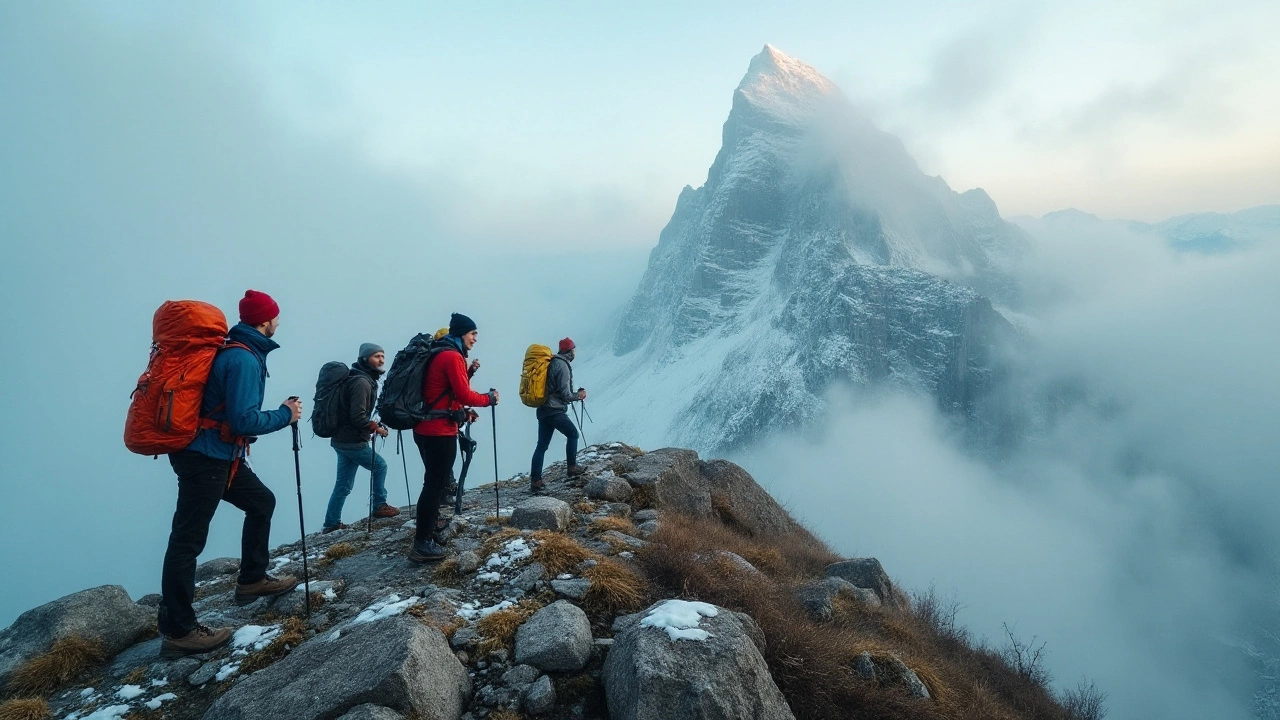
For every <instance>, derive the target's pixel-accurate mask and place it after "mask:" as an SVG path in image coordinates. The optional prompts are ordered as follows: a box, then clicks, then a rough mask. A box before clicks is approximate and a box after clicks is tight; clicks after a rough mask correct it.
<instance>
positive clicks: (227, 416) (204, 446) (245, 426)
mask: <svg viewBox="0 0 1280 720" xmlns="http://www.w3.org/2000/svg"><path fill="white" fill-rule="evenodd" d="M227 337H228V338H230V340H231V342H238V343H244V344H245V345H246V346H248V347H249V350H245V349H244V348H230V349H227V350H223V351H221V352H219V353H218V357H217V358H216V359H215V360H214V361H213V369H212V370H210V371H209V382H208V384H206V385H205V387H204V400H203V402H202V403H201V404H200V416H201V417H207V418H210V419H212V420H219V421H222V420H225V421H226V422H227V424H228V425H229V426H230V427H231V432H232V434H234V435H244V436H256V435H266V434H267V433H273V432H275V431H277V430H282V429H284V428H286V427H288V426H289V420H290V419H291V418H292V414H291V413H290V412H289V408H287V407H285V406H284V405H281V406H280V407H278V408H276V409H275V410H272V411H270V412H263V411H262V400H263V396H264V395H265V393H266V381H267V353H269V352H271V351H272V350H275V349H276V348H278V347H280V346H279V345H278V344H277V343H276V342H275V341H274V340H272V339H271V338H269V337H267V336H266V335H263V334H262V333H260V332H258V331H257V330H255V329H254V328H253V327H252V326H249V325H245V324H244V323H240V324H238V325H236V326H235V327H233V328H231V332H229V333H227ZM218 408H222V409H221V410H218ZM215 410H217V412H215ZM187 449H188V450H194V451H196V452H198V453H200V454H201V455H207V456H208V457H211V458H216V459H219V460H233V459H235V456H236V454H237V452H238V450H237V448H236V446H235V445H232V444H231V443H225V442H223V441H222V440H221V438H219V436H218V431H217V429H214V428H207V429H204V430H201V431H200V432H199V433H198V434H197V435H196V439H195V440H193V441H192V442H191V444H190V445H188V446H187Z"/></svg>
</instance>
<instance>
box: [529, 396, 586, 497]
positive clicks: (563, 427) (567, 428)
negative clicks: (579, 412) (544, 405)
mask: <svg viewBox="0 0 1280 720" xmlns="http://www.w3.org/2000/svg"><path fill="white" fill-rule="evenodd" d="M557 430H559V431H560V432H561V433H563V434H564V436H565V438H566V440H565V445H564V459H565V461H566V462H567V463H568V464H569V465H571V466H572V465H577V464H578V428H576V427H574V425H573V421H572V420H570V419H569V413H568V412H566V411H564V410H561V411H559V412H552V413H547V414H545V415H543V414H542V413H539V414H538V444H537V446H536V447H534V449H533V467H531V468H529V477H530V478H531V479H533V480H541V479H542V462H543V460H544V459H545V458H546V455H547V448H549V447H551V437H552V436H553V435H554V434H555V432H556V431H557Z"/></svg>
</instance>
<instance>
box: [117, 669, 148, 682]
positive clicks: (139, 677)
mask: <svg viewBox="0 0 1280 720" xmlns="http://www.w3.org/2000/svg"><path fill="white" fill-rule="evenodd" d="M146 679H147V668H145V667H136V668H134V669H133V670H130V671H129V674H128V675H125V676H124V677H123V678H121V679H120V682H121V683H123V684H125V685H138V684H140V683H141V682H142V681H143V680H146Z"/></svg>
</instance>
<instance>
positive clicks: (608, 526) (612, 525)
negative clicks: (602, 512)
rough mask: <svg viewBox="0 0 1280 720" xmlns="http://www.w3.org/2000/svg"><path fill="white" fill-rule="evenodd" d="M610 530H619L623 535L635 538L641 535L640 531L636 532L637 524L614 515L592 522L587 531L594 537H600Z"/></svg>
mask: <svg viewBox="0 0 1280 720" xmlns="http://www.w3.org/2000/svg"><path fill="white" fill-rule="evenodd" d="M610 530H617V531H618V532H620V533H622V534H623V535H631V536H632V537H635V536H636V535H638V534H639V533H640V531H639V530H636V525H635V523H633V522H631V521H630V520H628V519H626V518H620V517H615V516H613V515H610V516H609V517H602V518H596V519H595V520H592V521H591V527H590V528H588V529H587V532H590V533H592V534H593V535H600V534H601V533H607V532H609V531H610Z"/></svg>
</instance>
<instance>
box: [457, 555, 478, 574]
mask: <svg viewBox="0 0 1280 720" xmlns="http://www.w3.org/2000/svg"><path fill="white" fill-rule="evenodd" d="M479 567H480V556H479V555H477V554H475V553H474V552H472V551H471V550H464V551H463V552H460V553H458V572H459V573H461V574H463V575H467V574H470V573H473V572H475V571H476V570H477V569H478V568H479Z"/></svg>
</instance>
